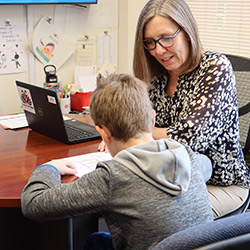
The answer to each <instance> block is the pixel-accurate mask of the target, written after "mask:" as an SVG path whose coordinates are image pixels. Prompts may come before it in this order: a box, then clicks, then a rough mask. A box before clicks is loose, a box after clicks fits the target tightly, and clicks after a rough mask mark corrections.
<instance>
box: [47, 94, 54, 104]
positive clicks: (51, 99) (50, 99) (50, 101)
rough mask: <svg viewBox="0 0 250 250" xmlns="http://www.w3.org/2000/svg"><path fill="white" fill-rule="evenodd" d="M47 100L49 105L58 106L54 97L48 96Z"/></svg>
mask: <svg viewBox="0 0 250 250" xmlns="http://www.w3.org/2000/svg"><path fill="white" fill-rule="evenodd" d="M47 98H48V102H49V103H52V104H56V98H55V97H54V96H51V95H47Z"/></svg>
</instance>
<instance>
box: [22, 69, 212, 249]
mask: <svg viewBox="0 0 250 250" xmlns="http://www.w3.org/2000/svg"><path fill="white" fill-rule="evenodd" d="M90 113H91V117H92V119H93V121H94V123H95V125H96V129H97V130H98V131H99V133H100V134H101V136H102V138H103V140H104V142H105V144H106V146H107V148H108V150H109V152H110V154H111V155H112V156H113V159H112V160H110V161H106V162H100V163H98V165H97V168H96V170H95V171H93V172H91V173H89V174H87V175H85V176H83V177H81V178H80V179H78V180H76V181H74V182H72V183H70V184H60V183H61V175H65V174H75V173H76V170H75V168H74V166H73V165H72V164H71V163H70V162H69V161H65V160H54V161H51V162H48V163H45V164H43V165H41V166H39V167H37V168H36V170H35V171H34V172H33V174H32V176H31V178H30V180H29V182H28V184H27V185H26V186H25V188H24V190H23V192H22V197H21V202H22V211H23V214H24V215H25V216H27V217H28V218H31V219H33V220H36V221H45V220H52V219H61V218H68V217H72V216H79V215H83V214H88V213H98V214H100V215H101V216H102V217H104V218H105V221H106V223H107V225H108V227H109V231H110V233H111V236H112V240H113V243H114V246H115V248H116V249H151V248H153V247H154V246H155V245H156V244H157V243H158V242H160V241H161V240H163V239H164V238H165V237H167V236H169V235H171V234H173V233H175V232H177V231H180V230H183V229H185V228H187V227H190V226H193V225H195V224H199V223H204V222H207V221H211V220H212V219H213V214H212V210H211V206H210V201H209V197H208V193H207V189H206V185H205V181H204V179H203V178H205V179H206V180H208V179H209V178H210V175H211V172H212V166H211V163H210V160H209V159H208V158H207V157H206V156H203V155H200V154H197V153H194V152H192V151H191V150H190V148H189V147H187V146H184V145H182V144H180V143H178V142H176V141H174V140H171V139H162V140H158V141H154V140H153V138H152V134H151V132H152V127H153V125H154V112H153V111H152V107H151V103H150V100H149V98H148V93H147V86H146V84H145V83H144V82H142V81H140V80H138V79H136V78H133V77H131V76H129V75H125V74H113V75H110V76H108V77H107V78H103V77H100V78H99V79H98V83H97V88H96V90H95V91H94V92H93V94H92V96H91V100H90ZM202 168H203V169H210V170H211V171H210V173H209V174H205V173H203V171H202V170H201V171H199V169H202ZM204 175H207V176H205V177H204Z"/></svg>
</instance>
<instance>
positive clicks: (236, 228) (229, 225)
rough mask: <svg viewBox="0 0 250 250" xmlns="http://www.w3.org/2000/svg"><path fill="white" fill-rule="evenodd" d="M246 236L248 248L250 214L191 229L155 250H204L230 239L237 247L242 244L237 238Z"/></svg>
mask: <svg viewBox="0 0 250 250" xmlns="http://www.w3.org/2000/svg"><path fill="white" fill-rule="evenodd" d="M246 234H248V236H246V239H245V240H246V241H247V243H248V246H250V245H249V244H250V212H246V213H242V214H237V215H233V216H230V217H226V218H223V219H219V220H214V221H211V222H206V223H202V224H199V225H196V226H192V227H189V228H187V229H185V230H182V231H179V232H177V233H175V234H172V235H171V236H169V237H167V238H165V239H164V240H162V241H161V242H160V243H158V244H157V245H156V246H155V247H154V248H153V250H172V249H173V250H191V249H197V248H198V249H199V248H200V249H199V250H201V249H203V248H201V247H204V249H206V248H205V246H207V247H208V246H209V244H212V243H218V242H221V241H224V240H229V239H231V241H235V243H234V244H235V245H237V244H240V241H238V238H237V237H238V236H241V235H246ZM234 237H236V238H234ZM237 242H238V243H237ZM218 244H219V243H218ZM221 244H222V243H221ZM224 244H225V243H224ZM198 249H197V250H198ZM208 249H214V248H208ZM218 249H219V248H218ZM221 249H223V248H221ZM224 249H230V248H224ZM234 249H244V248H234Z"/></svg>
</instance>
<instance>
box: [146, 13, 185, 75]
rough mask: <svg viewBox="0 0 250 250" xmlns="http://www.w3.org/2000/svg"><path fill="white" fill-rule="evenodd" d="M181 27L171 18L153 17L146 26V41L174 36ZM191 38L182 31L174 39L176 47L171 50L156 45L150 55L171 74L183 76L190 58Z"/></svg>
mask: <svg viewBox="0 0 250 250" xmlns="http://www.w3.org/2000/svg"><path fill="white" fill-rule="evenodd" d="M179 28H180V26H179V25H178V24H177V23H175V22H174V21H173V20H172V19H171V18H165V17H161V16H155V17H153V18H152V19H151V20H150V21H149V22H148V23H147V24H146V26H145V30H144V39H146V40H150V39H154V40H158V39H159V38H161V37H168V36H173V35H174V34H175V32H176V31H177V30H178V29H179ZM189 50H190V48H189V38H188V36H187V34H186V33H185V32H184V31H183V30H181V31H180V32H179V33H178V34H177V35H176V37H175V38H174V45H173V46H172V47H170V48H163V47H162V46H161V45H160V44H159V43H156V48H155V49H153V50H149V53H150V54H151V55H152V56H153V57H155V59H156V60H157V61H158V62H159V63H160V64H161V65H162V66H163V67H164V68H165V69H167V70H168V72H169V73H170V74H177V75H179V74H181V73H182V72H183V70H184V69H185V64H186V63H187V60H188V57H189Z"/></svg>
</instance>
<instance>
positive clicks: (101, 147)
mask: <svg viewBox="0 0 250 250" xmlns="http://www.w3.org/2000/svg"><path fill="white" fill-rule="evenodd" d="M98 151H100V152H105V153H109V150H108V147H107V146H106V144H105V142H104V141H103V140H102V141H101V143H100V144H99V146H98Z"/></svg>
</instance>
